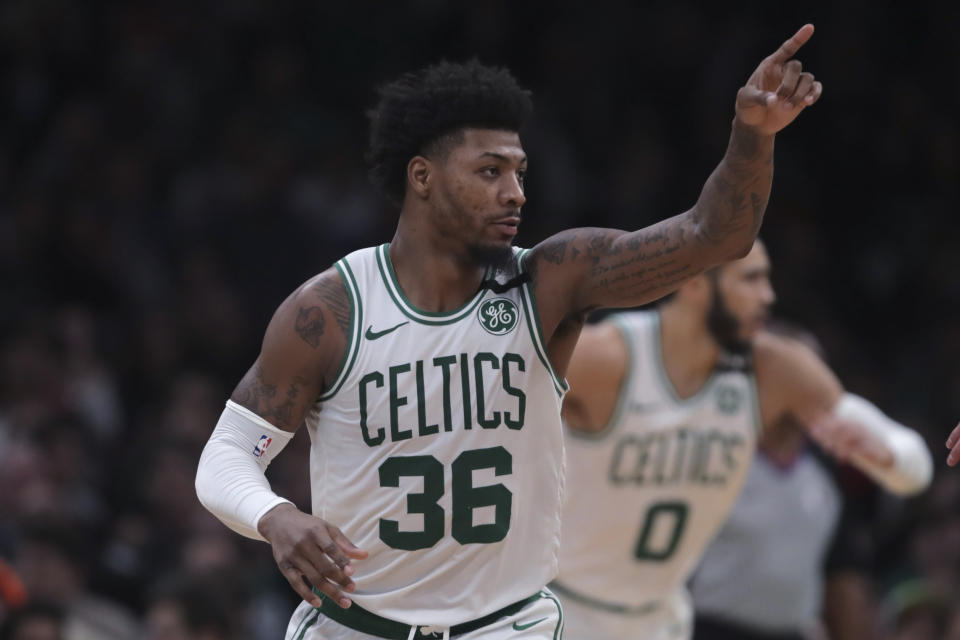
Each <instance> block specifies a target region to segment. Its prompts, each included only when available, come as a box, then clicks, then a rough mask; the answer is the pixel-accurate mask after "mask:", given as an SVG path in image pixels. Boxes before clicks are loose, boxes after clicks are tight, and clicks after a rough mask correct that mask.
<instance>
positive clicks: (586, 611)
mask: <svg viewBox="0 0 960 640" xmlns="http://www.w3.org/2000/svg"><path fill="white" fill-rule="evenodd" d="M769 276H770V264H769V260H768V258H767V253H766V250H765V249H764V246H763V244H762V243H760V242H759V241H758V242H756V243H755V245H754V247H753V249H752V250H751V251H750V253H749V254H748V255H747V256H746V257H745V258H743V259H741V260H737V261H734V262H732V263H729V264H727V265H724V266H722V267H719V268H717V269H714V270H712V271H710V272H708V273H706V274H703V275H700V276H697V277H696V278H693V279H691V280H690V281H688V282H687V283H686V284H684V285H683V286H681V287H680V288H679V290H678V291H677V292H676V294H675V295H674V296H673V297H672V298H671V299H669V300H668V301H666V302H664V303H663V304H662V305H661V306H660V307H659V309H658V310H655V311H634V312H628V313H621V314H616V315H614V316H613V317H612V318H610V319H608V320H607V321H605V322H602V323H600V324H598V325H591V326H589V327H586V328H584V330H583V332H582V335H581V338H580V341H579V342H578V343H577V346H576V349H575V350H574V353H573V357H572V358H571V360H570V363H569V366H568V369H567V377H568V381H569V384H570V387H571V389H570V392H569V393H568V394H567V397H566V399H565V401H564V407H563V416H564V420H565V423H566V425H567V427H568V430H567V433H568V437H567V458H568V462H569V464H568V470H569V471H568V477H567V500H566V504H565V508H564V514H563V528H562V536H561V540H562V545H561V552H560V573H559V576H558V578H557V580H556V581H555V582H554V583H553V585H552V589H553V591H554V592H555V593H557V594H558V595H559V596H560V599H561V602H562V603H563V606H564V612H565V615H566V637H567V638H569V639H571V640H619V639H623V638H644V639H645V640H667V639H670V640H673V639H682V638H689V637H690V634H691V618H692V610H691V607H690V602H689V597H688V595H687V593H686V590H685V588H684V583H685V582H686V580H687V578H688V577H689V576H690V574H691V572H692V571H693V569H694V568H695V566H696V564H697V562H698V560H699V558H700V556H701V554H702V553H703V551H704V548H705V547H706V545H707V543H708V542H709V541H710V539H711V538H712V537H713V536H714V534H715V533H716V532H717V530H718V529H719V527H720V525H721V524H722V523H723V521H724V520H725V519H726V517H727V515H728V513H729V512H730V509H731V508H732V506H733V504H734V501H735V499H736V497H737V494H738V493H739V491H740V488H741V486H742V484H743V481H744V478H745V476H746V472H747V469H748V467H749V464H750V460H751V458H752V456H753V453H754V450H755V447H756V442H757V435H758V433H759V431H760V430H761V429H763V428H765V425H771V424H775V423H777V422H778V421H779V420H781V419H782V418H784V417H790V418H792V419H794V420H796V421H797V422H798V423H799V424H801V425H803V426H804V427H805V428H807V429H809V430H810V431H811V433H812V434H813V436H814V438H815V439H816V440H818V442H820V443H821V444H822V445H824V446H825V447H826V448H827V449H828V450H830V451H831V452H833V453H834V454H835V455H837V456H838V457H840V458H842V459H849V460H851V461H852V462H853V463H855V464H856V465H857V466H858V467H860V468H861V469H863V470H864V471H865V472H866V473H868V474H869V475H871V476H872V477H873V478H874V479H875V480H877V481H878V482H880V483H881V484H882V485H883V486H884V487H886V488H887V489H889V490H890V491H893V492H895V493H900V494H910V493H915V492H917V491H920V490H922V489H923V488H925V487H926V486H927V485H928V483H929V481H930V477H931V473H932V462H931V459H930V454H929V452H928V451H927V448H926V445H925V444H924V442H923V440H922V438H920V436H919V435H918V434H916V433H915V432H914V431H912V430H910V429H908V428H906V427H904V426H902V425H899V424H897V423H895V422H893V421H892V420H890V419H889V418H887V417H886V416H885V415H884V414H883V413H881V412H880V411H879V410H878V409H877V408H876V407H874V406H873V405H872V404H870V403H869V402H867V401H866V400H864V399H862V398H859V397H857V396H854V395H852V394H849V393H844V390H843V388H842V387H841V385H840V383H839V381H838V380H837V379H836V377H835V376H834V374H833V373H832V372H831V371H830V369H828V368H827V366H826V365H825V364H824V363H823V362H822V361H821V360H820V359H819V358H818V357H817V356H816V355H815V354H814V352H813V351H812V350H811V349H810V348H809V347H807V346H806V345H804V344H802V343H800V342H799V341H796V340H791V339H788V338H785V337H780V336H775V335H772V334H770V333H767V332H764V331H763V326H764V321H765V320H766V318H767V313H768V310H769V308H770V305H771V304H772V303H773V301H774V293H773V289H772V287H771V284H770V279H769Z"/></svg>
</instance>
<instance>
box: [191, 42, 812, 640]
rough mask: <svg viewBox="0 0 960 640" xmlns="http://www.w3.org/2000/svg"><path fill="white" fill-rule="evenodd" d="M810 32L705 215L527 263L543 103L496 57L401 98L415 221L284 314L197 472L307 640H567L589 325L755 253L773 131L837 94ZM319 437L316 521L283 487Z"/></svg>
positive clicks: (742, 97)
mask: <svg viewBox="0 0 960 640" xmlns="http://www.w3.org/2000/svg"><path fill="white" fill-rule="evenodd" d="M812 33H813V27H812V26H811V25H806V26H804V27H803V28H802V29H800V30H799V31H798V32H797V33H796V34H795V35H794V36H793V37H791V38H790V39H789V40H787V41H786V42H785V43H784V44H783V45H782V46H781V47H780V48H779V49H778V50H777V51H776V52H774V53H773V54H772V55H771V56H769V57H768V58H766V59H765V60H764V61H763V62H761V64H760V66H759V67H758V68H757V70H756V71H755V72H754V74H753V75H752V76H751V77H750V79H749V80H748V82H747V84H746V85H745V86H744V87H743V88H741V89H740V90H739V92H738V94H737V98H736V101H735V117H734V121H733V125H732V131H731V136H730V143H729V146H728V148H727V151H726V155H725V156H724V158H723V160H722V161H721V162H720V164H719V165H718V166H717V168H716V169H715V171H714V172H713V174H712V175H711V176H710V177H709V178H708V180H707V182H706V183H705V185H704V187H703V191H702V193H701V195H700V197H699V199H698V200H697V202H696V204H695V205H694V206H693V207H692V208H691V209H690V210H688V211H686V212H684V213H681V214H679V215H677V216H675V217H672V218H669V219H667V220H664V221H663V222H660V223H658V224H656V225H653V226H651V227H649V228H646V229H642V230H639V231H635V232H624V231H617V230H611V229H576V230H570V231H566V232H563V233H560V234H558V235H556V236H553V237H551V238H549V239H547V240H546V241H544V242H542V243H540V244H538V245H537V246H536V247H534V248H533V249H531V250H530V251H528V252H524V251H520V250H516V249H514V248H512V247H511V244H512V241H513V238H514V236H515V235H516V233H517V227H518V225H519V223H520V219H521V218H520V211H521V207H522V206H523V204H524V202H525V197H524V188H523V181H524V174H525V172H526V167H527V158H526V155H525V154H524V152H523V148H522V146H521V144H520V138H519V135H518V131H519V130H520V127H521V126H522V124H523V122H524V120H525V119H526V117H527V115H528V114H529V112H530V110H531V106H530V104H531V103H530V97H529V93H528V92H526V91H524V90H522V89H520V88H519V87H518V86H517V84H516V81H515V80H514V79H513V77H512V76H511V75H510V74H509V73H508V72H507V71H504V70H499V69H491V68H488V67H484V66H482V65H480V64H479V63H476V62H471V63H467V64H450V63H442V64H439V65H436V66H433V67H429V68H427V69H424V70H422V71H420V72H417V73H411V74H407V75H404V76H403V77H401V78H400V79H399V80H397V81H396V82H394V83H392V84H390V85H387V86H386V87H384V88H383V89H382V90H381V94H380V95H381V99H380V103H379V104H378V106H377V107H376V108H375V109H374V111H373V112H372V132H371V149H370V159H371V162H372V174H373V177H374V179H375V182H376V183H377V184H378V185H379V186H380V187H381V188H382V189H383V190H384V192H385V193H386V194H387V195H388V196H390V197H391V198H392V199H393V200H395V201H396V202H397V204H398V205H399V207H400V214H399V221H398V224H397V229H396V232H395V234H394V236H393V239H392V241H390V242H389V243H388V244H383V245H380V246H378V247H371V248H369V249H363V250H360V251H356V252H354V253H351V254H350V255H348V256H346V257H345V258H343V259H342V260H340V261H338V262H337V263H336V265H335V266H334V267H332V268H330V269H328V270H327V271H325V272H323V273H321V274H319V275H318V276H316V277H314V278H313V279H311V280H309V281H308V282H306V283H305V284H304V285H302V286H301V287H300V288H298V289H297V290H296V291H294V292H293V293H292V294H291V295H290V297H289V298H287V300H285V301H284V302H283V303H282V304H281V305H280V307H279V309H278V310H277V312H276V313H275V315H274V317H273V319H272V320H271V322H270V325H269V326H268V328H267V331H266V335H265V337H264V341H263V346H262V350H261V352H260V355H259V357H258V358H257V360H256V362H255V363H254V364H253V367H252V368H251V369H250V371H249V372H248V373H247V375H246V376H245V377H244V378H243V379H242V380H241V382H240V383H239V385H238V386H237V388H236V389H235V390H234V392H233V394H232V396H231V399H230V401H229V402H228V403H227V407H226V409H225V410H224V413H223V415H222V417H221V419H220V421H219V422H218V424H217V426H216V428H215V429H214V432H213V435H212V436H211V438H210V440H209V442H208V443H207V446H206V447H205V449H204V453H203V455H202V457H201V460H200V464H199V468H198V472H197V481H196V484H197V493H198V496H199V498H200V501H201V502H202V503H203V504H204V505H205V506H206V507H207V508H208V509H210V511H211V512H213V513H214V514H215V515H216V516H217V517H219V518H220V519H221V520H222V521H223V522H224V523H226V524H227V525H228V526H230V527H232V528H233V529H235V530H236V531H238V532H240V533H241V534H243V535H246V536H248V537H251V538H256V539H261V540H266V541H268V542H269V543H270V545H271V546H272V548H273V554H274V558H275V559H276V562H277V565H278V567H279V569H280V571H281V572H282V573H283V575H284V576H285V577H286V578H287V580H288V581H289V583H290V585H291V587H293V589H295V590H296V591H297V593H299V594H300V595H301V596H302V598H303V603H302V604H301V606H300V607H299V609H298V610H297V611H296V612H294V615H293V617H292V619H291V621H290V625H289V628H288V631H287V636H286V637H287V638H288V639H294V640H313V639H317V638H324V639H347V638H350V639H362V638H371V637H374V638H376V637H379V638H400V639H401V640H402V639H408V640H409V639H410V638H421V637H444V638H447V637H462V638H464V639H470V640H472V639H476V638H484V639H491V640H492V639H496V638H506V637H510V638H516V637H523V638H544V639H546V638H553V639H556V638H557V637H559V635H560V633H561V631H562V616H561V612H560V608H559V604H558V603H557V602H556V599H555V598H554V596H553V595H552V594H551V593H550V592H549V591H546V590H544V586H545V585H546V583H547V582H548V581H549V580H550V579H551V578H553V576H554V575H555V572H556V564H557V549H558V544H559V533H560V531H559V530H560V520H559V517H560V503H561V498H562V491H563V436H562V429H561V420H560V403H561V398H562V397H563V394H564V392H565V391H566V389H567V386H566V383H565V382H564V372H565V370H566V367H567V361H568V359H569V357H570V354H571V352H572V351H573V346H574V344H575V342H576V340H577V336H578V335H579V332H580V328H581V326H582V324H583V321H584V318H585V316H586V314H587V313H588V312H589V311H590V310H592V309H595V308H598V307H609V306H631V305H637V304H641V303H644V302H648V301H650V300H654V299H656V298H658V297H660V296H662V295H664V294H666V293H668V292H669V291H672V290H673V289H675V288H676V287H677V286H678V285H679V284H680V283H682V282H684V281H685V280H687V279H689V278H691V277H693V276H694V275H696V274H698V273H700V272H702V271H703V270H704V269H707V268H709V267H711V266H713V265H716V264H719V263H720V262H722V261H724V260H728V259H730V258H731V257H736V256H743V255H745V254H746V253H747V252H748V251H749V250H750V247H751V246H752V243H753V240H754V238H755V236H756V232H757V230H758V228H759V225H760V222H761V219H762V215H763V211H764V209H765V207H766V203H767V199H768V196H769V191H770V184H771V179H772V160H773V140H774V135H775V134H776V132H777V131H779V130H780V129H782V128H783V127H785V126H786V125H787V124H789V123H790V122H791V121H793V119H794V118H796V117H797V115H798V114H799V113H800V112H801V111H802V110H803V109H804V108H806V107H807V106H809V105H811V104H813V103H814V102H815V101H816V100H817V98H818V97H819V96H820V93H821V86H820V84H819V83H817V82H815V81H814V79H813V76H812V75H811V74H809V73H806V72H803V71H802V69H801V66H800V63H799V62H798V61H796V60H792V59H791V58H792V57H793V55H794V53H795V52H796V51H797V49H799V47H800V46H801V45H802V44H803V43H804V42H806V41H807V39H809V37H810V36H811V35H812ZM301 424H304V425H306V429H307V431H308V432H309V434H310V437H311V441H312V448H311V454H310V455H311V460H310V462H311V477H310V481H311V488H312V503H313V504H312V514H306V513H302V512H300V511H299V510H297V509H296V508H295V507H294V506H293V505H292V504H291V503H289V502H288V501H286V500H284V499H283V498H282V497H280V496H277V495H275V494H274V493H273V492H272V491H271V490H270V486H269V484H268V483H267V481H266V479H265V477H264V469H265V468H266V466H267V464H268V463H269V461H270V460H271V459H272V458H273V457H274V456H275V455H276V454H277V453H278V452H279V451H280V449H282V447H283V446H284V444H286V442H287V441H289V439H290V437H291V436H292V434H293V432H294V431H295V430H296V429H297V428H298V427H299V426H300V425H301Z"/></svg>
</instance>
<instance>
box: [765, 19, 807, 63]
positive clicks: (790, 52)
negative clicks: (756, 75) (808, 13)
mask: <svg viewBox="0 0 960 640" xmlns="http://www.w3.org/2000/svg"><path fill="white" fill-rule="evenodd" d="M812 35H813V25H812V24H809V23H808V24H805V25H803V26H802V27H800V29H799V30H798V31H797V32H796V33H795V34H793V35H792V36H790V38H788V39H787V41H786V42H784V43H783V44H782V45H780V48H779V49H777V50H776V51H774V52H773V55H771V56H770V59H771V60H773V61H774V62H778V63H784V62H786V61H787V60H789V59H790V58H792V57H793V56H795V55H796V54H797V51H799V50H800V47H802V46H803V45H804V44H806V42H807V40H809V39H810V36H812Z"/></svg>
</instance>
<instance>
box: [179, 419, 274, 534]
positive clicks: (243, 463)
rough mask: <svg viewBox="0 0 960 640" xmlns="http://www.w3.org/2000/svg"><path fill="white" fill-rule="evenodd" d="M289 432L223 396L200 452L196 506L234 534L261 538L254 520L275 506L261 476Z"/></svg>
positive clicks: (256, 520)
mask: <svg viewBox="0 0 960 640" xmlns="http://www.w3.org/2000/svg"><path fill="white" fill-rule="evenodd" d="M291 438H293V434H292V433H290V432H289V431H284V430H282V429H278V428H276V427H275V426H273V425H272V424H270V423H269V422H267V421H266V420H264V419H263V418H261V417H260V416H258V415H257V414H255V413H253V412H252V411H250V410H248V409H246V408H244V407H241V406H240V405H238V404H236V403H234V402H232V401H230V400H228V401H227V406H226V408H224V410H223V413H222V414H220V420H219V421H217V426H216V427H215V428H214V430H213V434H211V436H210V439H209V440H208V441H207V444H206V446H205V447H204V448H203V453H201V454H200V464H199V465H198V466H197V478H196V483H195V485H196V489H197V498H199V499H200V504H202V505H203V506H204V507H206V508H207V510H208V511H210V513H212V514H213V515H215V516H216V517H217V518H219V519H220V521H221V522H223V523H224V524H225V525H227V526H228V527H230V528H231V529H233V530H234V531H236V532H237V533H239V534H242V535H244V536H246V537H248V538H253V539H254V540H264V537H263V536H261V535H260V533H259V532H258V531H257V523H258V522H260V518H262V517H263V515H264V514H265V513H267V511H270V509H273V508H274V507H275V506H277V505H278V504H282V503H284V502H290V501H289V500H286V499H284V498H281V497H280V496H278V495H277V494H275V493H274V492H273V491H271V490H270V483H269V482H267V478H266V476H265V475H264V471H266V469H267V466H268V465H269V464H270V461H271V460H273V458H274V457H275V456H276V455H277V454H278V453H280V451H281V450H282V449H283V448H284V447H285V446H286V445H287V443H288V442H290V439H291Z"/></svg>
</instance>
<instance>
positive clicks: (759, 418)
mask: <svg viewBox="0 0 960 640" xmlns="http://www.w3.org/2000/svg"><path fill="white" fill-rule="evenodd" d="M747 379H748V380H749V384H750V390H751V391H752V392H753V402H751V403H750V404H751V405H752V406H751V409H752V413H753V427H754V431H755V433H756V436H757V439H759V438H760V434H762V433H763V411H762V410H761V409H760V390H759V389H757V374H756V373H751V374H749V375H748V376H747Z"/></svg>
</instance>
